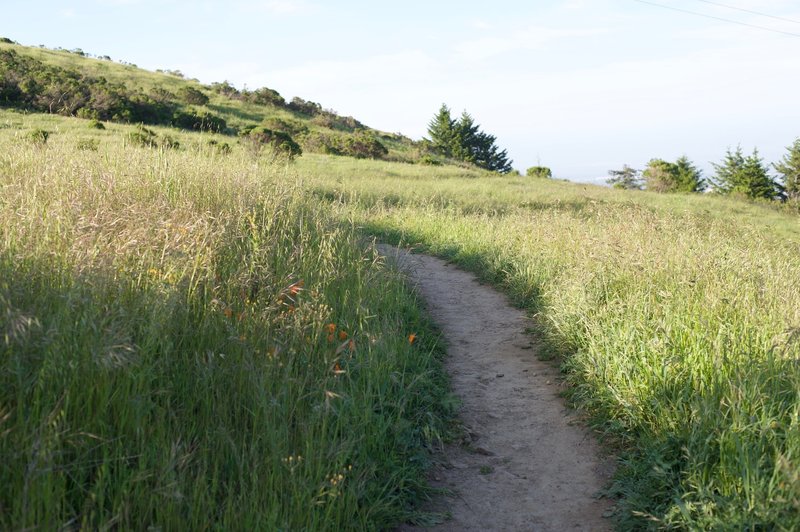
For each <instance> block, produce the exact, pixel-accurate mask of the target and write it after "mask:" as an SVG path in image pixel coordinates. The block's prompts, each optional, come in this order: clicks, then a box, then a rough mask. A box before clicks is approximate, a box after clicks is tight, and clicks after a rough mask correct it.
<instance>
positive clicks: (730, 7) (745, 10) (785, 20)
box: [697, 0, 800, 24]
mask: <svg viewBox="0 0 800 532" xmlns="http://www.w3.org/2000/svg"><path fill="white" fill-rule="evenodd" d="M697 1H698V2H703V3H704V4H711V5H712V6H719V7H724V8H726V9H733V10H735V11H741V12H742V13H750V14H751V15H758V16H760V17H769V18H774V19H775V20H782V21H784V22H791V23H793V24H800V20H792V19H790V18H786V17H778V16H775V15H769V14H767V13H761V12H760V11H753V10H751V9H744V8H741V7H736V6H729V5H728V4H720V3H719V2H710V1H709V0H697Z"/></svg>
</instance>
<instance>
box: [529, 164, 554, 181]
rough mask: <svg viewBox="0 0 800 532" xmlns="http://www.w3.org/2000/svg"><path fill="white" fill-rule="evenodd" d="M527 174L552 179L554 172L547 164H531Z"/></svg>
mask: <svg viewBox="0 0 800 532" xmlns="http://www.w3.org/2000/svg"><path fill="white" fill-rule="evenodd" d="M525 175H526V176H528V177H543V178H546V179H552V177H553V172H552V170H550V169H549V168H548V167H546V166H531V167H530V168H528V169H527V170H526V171H525Z"/></svg>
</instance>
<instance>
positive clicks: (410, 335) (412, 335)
mask: <svg viewBox="0 0 800 532" xmlns="http://www.w3.org/2000/svg"><path fill="white" fill-rule="evenodd" d="M416 339H417V335H416V334H415V333H411V334H409V335H408V343H409V344H413V343H414V341H415V340H416Z"/></svg>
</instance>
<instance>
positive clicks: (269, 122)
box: [262, 117, 308, 136]
mask: <svg viewBox="0 0 800 532" xmlns="http://www.w3.org/2000/svg"><path fill="white" fill-rule="evenodd" d="M262 125H263V126H264V127H266V128H268V129H272V130H273V131H285V132H286V133H288V134H290V135H293V136H296V135H303V134H305V133H308V126H307V125H305V124H303V123H302V122H300V121H298V120H291V119H289V120H284V119H283V118H278V117H271V118H267V119H265V120H264V122H263V123H262Z"/></svg>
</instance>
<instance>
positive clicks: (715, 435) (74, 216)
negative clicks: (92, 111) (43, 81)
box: [0, 44, 800, 530]
mask: <svg viewBox="0 0 800 532" xmlns="http://www.w3.org/2000/svg"><path fill="white" fill-rule="evenodd" d="M7 49H13V50H15V51H16V52H17V53H19V54H24V55H28V56H30V57H32V58H34V59H37V60H40V61H42V62H43V63H46V64H48V65H57V64H61V66H66V67H69V68H72V66H74V67H75V68H76V69H77V68H78V66H80V67H81V68H83V67H86V68H87V69H97V70H93V71H91V72H92V73H91V75H92V76H95V77H100V76H103V77H105V78H107V79H108V80H109V82H113V83H124V84H125V86H126V87H128V88H130V89H131V90H132V91H134V92H135V93H136V94H145V95H146V94H147V93H149V92H150V91H153V90H156V89H159V88H161V89H164V90H167V91H169V92H170V93H173V94H176V95H177V94H179V93H180V92H181V89H182V88H185V87H189V86H191V87H193V88H194V89H196V90H198V91H202V92H203V94H205V95H207V96H208V98H209V101H208V103H207V104H205V105H203V106H199V107H198V106H196V105H194V104H186V103H185V102H182V103H179V105H178V106H177V107H176V108H175V109H174V110H173V112H175V111H178V112H181V111H183V112H185V111H187V110H188V109H192V110H195V111H197V112H206V111H207V112H209V113H213V114H215V115H216V116H220V117H222V118H223V119H224V120H225V121H226V125H227V127H230V130H227V127H226V131H218V132H213V131H205V132H193V131H189V130H186V129H181V128H176V127H173V126H172V125H171V124H158V125H147V126H146V130H147V131H150V133H147V132H146V131H145V130H143V129H142V128H141V127H139V126H137V125H135V124H128V123H123V122H113V121H104V122H102V124H103V125H104V128H103V129H99V128H98V127H97V125H98V123H97V122H96V121H92V120H91V119H89V118H77V117H67V116H61V115H58V114H43V113H32V112H27V111H21V110H16V109H0V190H2V193H1V194H0V455H2V456H3V457H4V458H6V459H5V460H3V463H2V464H0V528H4V529H6V528H7V529H16V528H27V527H36V526H38V527H40V528H62V527H66V528H80V527H84V528H110V527H120V528H143V527H146V526H149V525H153V526H157V527H161V528H166V529H170V528H233V529H259V528H261V529H315V530H325V529H329V530H341V529H384V528H390V527H392V526H394V525H396V524H398V523H400V522H403V521H405V520H418V521H430V520H431V519H435V517H436V516H430V515H422V514H420V513H419V512H418V511H417V510H415V502H416V501H418V500H419V499H420V498H423V497H425V496H426V494H427V491H426V488H425V483H424V480H423V479H424V467H425V464H426V461H427V459H428V452H427V451H428V450H429V449H430V448H431V447H435V446H437V445H438V443H439V442H440V440H441V439H442V438H445V437H446V435H447V434H448V432H449V431H450V430H451V427H450V425H449V423H450V421H451V419H450V416H451V414H452V406H453V404H454V401H453V399H452V398H451V397H449V395H448V392H447V387H446V377H445V375H444V374H443V372H442V370H441V367H440V364H439V356H440V355H441V350H440V349H439V348H438V347H437V345H436V334H435V332H434V331H433V329H432V328H431V325H430V324H429V323H428V322H427V320H426V318H425V315H424V313H423V312H421V311H420V309H419V305H418V302H417V301H416V299H415V297H414V295H413V294H412V293H410V292H409V291H408V290H407V288H406V287H405V286H404V285H403V283H402V280H401V279H400V278H399V277H398V276H397V274H396V273H395V272H393V271H392V270H391V269H390V268H387V267H386V265H385V264H384V263H383V261H382V260H381V259H380V258H379V257H378V256H377V255H376V253H375V251H374V249H373V248H372V246H371V241H372V238H373V237H376V236H377V237H379V238H381V239H383V240H387V241H392V242H402V243H406V244H413V245H415V246H417V247H419V248H421V249H424V250H427V251H428V252H430V253H435V254H438V255H440V256H443V257H446V258H449V259H450V260H453V261H454V262H457V263H459V264H460V265H462V266H463V267H465V268H468V269H471V270H473V271H475V272H476V273H478V275H480V276H481V277H482V278H483V279H484V280H485V281H487V282H490V283H492V284H494V285H496V286H497V287H499V288H500V289H502V290H504V291H505V292H507V293H508V294H509V295H510V296H511V297H512V298H513V300H514V301H515V302H516V303H517V304H519V305H520V306H522V307H524V308H526V309H528V310H529V311H530V313H531V316H532V325H533V328H534V329H535V332H536V334H537V335H538V337H539V338H540V339H541V342H542V345H543V350H544V354H545V355H547V356H550V357H552V358H553V359H554V360H556V361H558V363H560V364H561V366H562V368H563V370H564V372H565V377H566V379H567V382H568V383H569V392H568V396H569V398H570V400H571V401H572V402H573V403H574V404H575V405H576V406H578V407H580V408H582V409H583V410H584V412H585V413H586V414H587V416H588V417H589V418H590V419H591V422H592V424H593V426H594V427H595V428H596V429H597V431H598V433H600V434H601V435H602V437H603V439H604V441H605V442H606V443H607V444H608V445H609V448H610V449H611V450H613V451H614V452H616V453H618V454H619V455H620V457H621V460H620V463H621V467H620V471H619V473H618V475H617V477H616V479H615V482H614V485H613V487H612V488H611V493H612V494H613V495H614V496H616V497H618V499H619V504H618V510H617V515H616V523H617V525H618V527H619V528H620V529H627V530H635V529H648V528H651V529H656V528H677V529H737V530H739V529H747V530H755V529H765V530H793V529H797V528H800V478H799V477H798V475H797V471H798V470H800V421H799V420H800V396H798V393H797V391H798V390H800V366H798V364H797V360H798V358H800V343H798V337H799V336H798V330H799V329H800V310H799V309H800V273H798V269H797V265H798V264H800V248H799V247H798V242H800V218H798V217H797V215H796V214H791V213H788V212H783V211H781V210H780V209H778V208H775V207H774V206H772V205H769V204H762V203H753V202H746V201H740V200H735V199H732V198H723V197H720V196H714V195H699V194H696V195H678V194H674V195H673V194H655V193H648V192H631V191H620V190H613V189H609V188H605V187H595V186H591V185H579V184H572V183H566V182H560V181H554V180H548V179H533V178H524V177H520V176H500V175H497V174H494V173H490V172H484V171H481V170H477V169H474V168H463V167H457V166H451V165H443V166H427V165H421V164H408V163H403V162H398V161H391V160H387V157H388V158H394V159H399V160H404V158H405V157H406V156H407V155H408V154H410V153H413V152H414V150H417V149H418V146H414V145H413V144H411V143H408V141H406V140H404V139H396V142H397V144H396V145H395V144H392V142H395V141H391V142H390V141H388V140H386V139H383V137H380V138H381V142H383V141H384V140H386V142H387V146H389V147H390V149H389V154H388V156H384V158H383V159H360V160H359V159H354V158H349V157H339V156H333V155H330V154H322V153H314V152H313V151H311V150H305V153H304V154H303V155H302V156H300V157H297V158H295V159H294V160H293V161H290V160H289V159H288V158H287V157H285V156H282V155H280V153H276V152H275V151H273V150H272V149H271V148H270V147H260V146H258V145H256V144H253V143H252V142H248V141H247V139H246V138H243V137H240V136H239V135H238V132H241V131H243V130H245V129H246V128H247V127H249V126H252V125H261V124H264V123H265V122H266V123H269V121H270V120H273V119H281V120H284V121H286V122H289V121H296V122H298V123H300V124H302V125H303V126H305V127H307V128H308V130H309V131H315V132H326V133H327V132H330V133H331V134H348V133H347V132H342V131H341V130H337V129H336V128H333V129H331V128H329V127H325V126H322V125H320V124H319V123H314V121H313V118H314V117H312V116H306V115H303V113H298V112H296V111H292V110H291V109H289V108H288V107H286V105H283V104H282V105H277V106H276V105H260V104H254V103H252V102H247V101H243V100H242V99H241V98H242V96H241V95H239V96H236V95H234V96H235V97H231V96H230V95H228V96H226V95H225V94H224V93H222V92H215V91H214V90H212V89H211V88H208V87H202V86H200V85H199V84H197V83H196V82H193V81H191V80H185V79H181V78H178V77H175V76H170V75H166V74H160V73H149V72H144V71H141V70H138V69H135V68H134V67H131V66H125V65H118V64H114V63H111V62H109V61H100V60H94V59H88V58H85V57H81V56H79V55H77V54H74V53H69V52H63V51H56V52H54V51H49V50H39V49H32V48H23V47H19V46H17V45H10V44H2V45H0V52H1V51H2V50H7ZM59 62H60V63H59ZM87 72H89V71H88V70H87ZM136 91H139V92H136ZM137 97H138V96H137ZM318 122H319V120H318ZM371 134H373V135H376V136H380V135H381V134H380V133H378V132H371ZM142 136H144V138H145V140H146V139H150V140H151V141H152V142H145V141H143V140H142ZM296 138H297V139H298V140H299V141H300V142H301V143H302V141H303V139H302V137H301V136H300V135H298V136H297V137H296ZM226 146H227V147H226ZM404 150H405V151H404ZM412 159H413V157H412ZM412 333H413V334H415V335H416V338H417V340H416V341H415V342H414V343H411V342H409V340H408V338H409V335H410V334H412ZM477 333H479V332H477ZM351 341H352V343H351ZM533 414H534V413H532V415H533Z"/></svg>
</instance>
